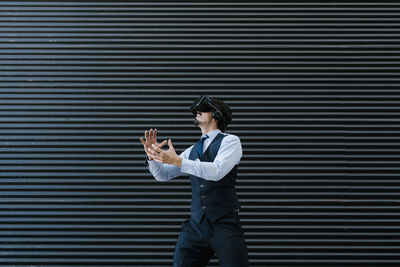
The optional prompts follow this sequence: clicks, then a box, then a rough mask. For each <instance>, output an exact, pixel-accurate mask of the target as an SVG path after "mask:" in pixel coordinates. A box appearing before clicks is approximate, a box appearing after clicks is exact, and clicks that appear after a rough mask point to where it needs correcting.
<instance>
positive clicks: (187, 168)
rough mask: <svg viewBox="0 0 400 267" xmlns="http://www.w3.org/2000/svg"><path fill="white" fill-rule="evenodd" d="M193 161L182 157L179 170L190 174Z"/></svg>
mask: <svg viewBox="0 0 400 267" xmlns="http://www.w3.org/2000/svg"><path fill="white" fill-rule="evenodd" d="M193 165H194V161H193V160H189V159H182V165H181V172H184V173H188V174H190V173H191V171H192V170H193Z"/></svg>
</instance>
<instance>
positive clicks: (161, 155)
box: [149, 139, 182, 167]
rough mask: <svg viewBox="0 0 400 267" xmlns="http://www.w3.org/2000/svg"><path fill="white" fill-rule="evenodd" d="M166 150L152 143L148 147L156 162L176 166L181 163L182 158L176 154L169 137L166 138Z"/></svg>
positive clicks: (179, 165)
mask: <svg viewBox="0 0 400 267" xmlns="http://www.w3.org/2000/svg"><path fill="white" fill-rule="evenodd" d="M168 146H169V149H168V150H162V149H161V148H160V147H158V146H156V145H154V144H153V145H152V148H150V149H149V151H150V154H151V157H152V158H153V159H154V160H155V161H158V162H161V163H164V164H172V165H176V166H178V167H181V165H182V158H181V157H179V156H178V154H176V152H175V149H174V147H173V146H172V141H171V139H169V140H168Z"/></svg>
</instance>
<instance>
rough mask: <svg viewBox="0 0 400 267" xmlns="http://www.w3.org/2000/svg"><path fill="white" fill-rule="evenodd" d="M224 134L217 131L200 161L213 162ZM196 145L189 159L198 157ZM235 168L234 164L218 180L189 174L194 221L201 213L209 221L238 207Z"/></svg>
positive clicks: (197, 219) (199, 217) (198, 220)
mask: <svg viewBox="0 0 400 267" xmlns="http://www.w3.org/2000/svg"><path fill="white" fill-rule="evenodd" d="M225 136H226V135H224V134H222V133H219V134H218V135H217V136H216V137H215V138H214V140H213V141H212V142H211V144H210V145H209V146H208V148H207V149H206V151H204V153H203V155H202V156H201V158H200V161H206V162H213V161H214V159H215V157H216V156H217V153H218V150H219V148H220V146H221V142H222V139H223V138H224V137H225ZM198 145H199V143H197V144H196V145H194V146H193V148H192V151H191V152H190V155H189V159H190V160H196V159H198V158H199V156H198V154H197V148H198ZM237 169H238V165H235V167H233V168H232V170H231V171H230V172H229V173H228V174H227V175H226V176H225V177H224V178H222V179H220V180H218V181H210V180H205V179H203V178H200V177H197V176H194V175H189V178H190V181H191V184H192V204H191V217H192V218H193V219H194V220H195V221H197V222H200V219H201V217H202V215H203V213H205V215H206V216H207V217H208V218H209V219H210V221H211V222H214V221H216V220H217V219H218V218H220V217H222V216H224V215H226V214H228V213H230V212H232V211H235V210H237V209H239V208H240V204H239V201H238V198H237V196H236V189H235V185H236V178H237Z"/></svg>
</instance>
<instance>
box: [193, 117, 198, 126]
mask: <svg viewBox="0 0 400 267" xmlns="http://www.w3.org/2000/svg"><path fill="white" fill-rule="evenodd" d="M194 125H196V126H199V121H198V120H197V118H195V119H194Z"/></svg>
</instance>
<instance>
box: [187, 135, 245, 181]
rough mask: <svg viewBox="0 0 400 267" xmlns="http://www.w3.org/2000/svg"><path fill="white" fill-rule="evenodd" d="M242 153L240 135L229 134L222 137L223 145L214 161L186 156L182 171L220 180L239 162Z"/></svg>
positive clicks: (207, 178)
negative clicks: (192, 158)
mask: <svg viewBox="0 0 400 267" xmlns="http://www.w3.org/2000/svg"><path fill="white" fill-rule="evenodd" d="M242 154H243V151H242V145H241V142H240V139H239V137H237V136H236V135H229V136H227V137H225V138H224V139H222V142H221V146H220V148H219V150H218V153H217V156H216V157H215V159H214V161H213V162H202V161H200V160H199V159H196V160H189V159H187V158H184V159H183V160H182V166H181V169H180V171H181V172H182V173H187V174H191V175H195V176H197V177H200V178H203V179H205V180H211V181H218V180H220V179H222V178H223V177H225V175H227V174H228V173H229V172H230V171H231V170H232V168H233V167H234V166H235V165H237V164H239V162H240V159H241V157H242Z"/></svg>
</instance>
